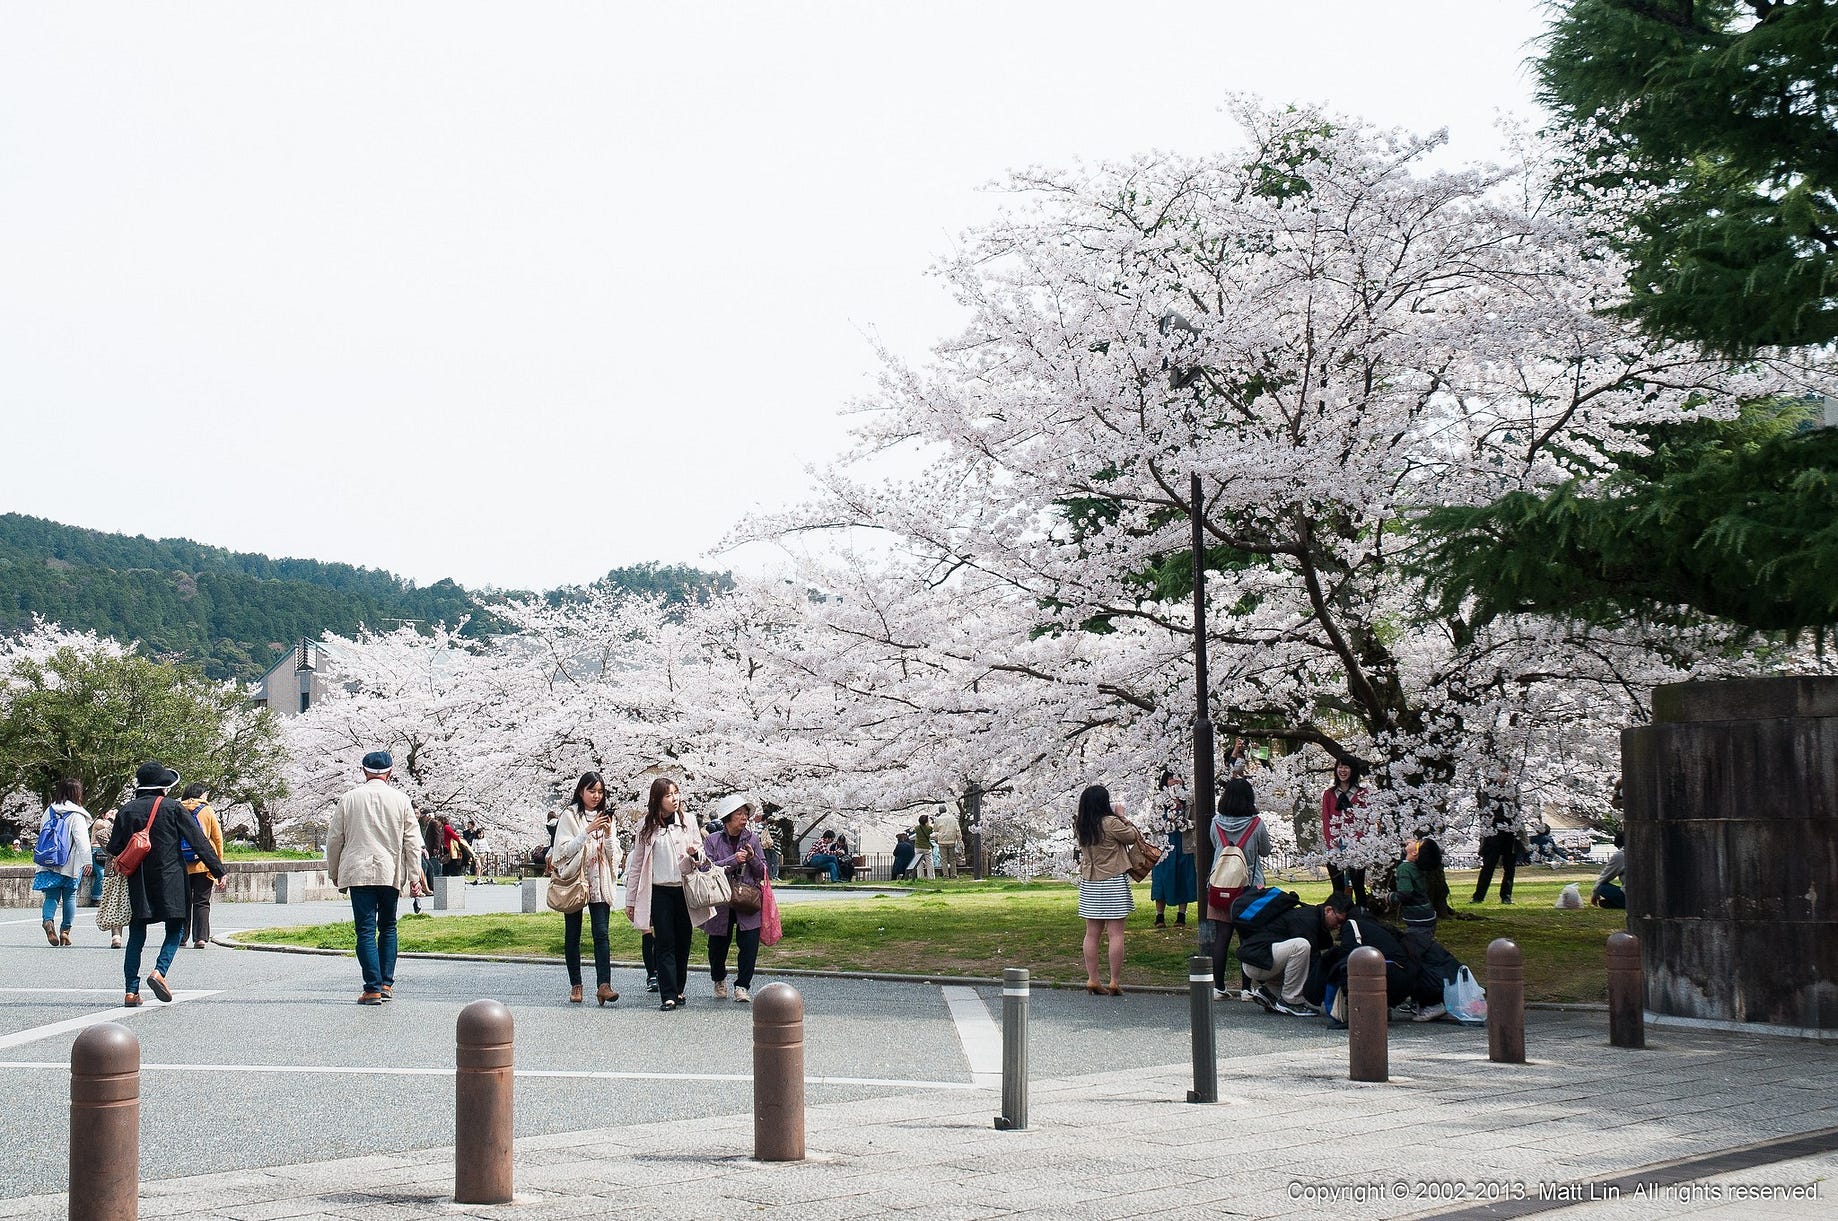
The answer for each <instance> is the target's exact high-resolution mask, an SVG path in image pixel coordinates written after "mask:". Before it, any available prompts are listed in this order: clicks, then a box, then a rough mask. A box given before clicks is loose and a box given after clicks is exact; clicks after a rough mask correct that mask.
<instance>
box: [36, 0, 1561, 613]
mask: <svg viewBox="0 0 1838 1221" xmlns="http://www.w3.org/2000/svg"><path fill="white" fill-rule="evenodd" d="M1539 7H1540V6H1539V4H1538V3H1537V0H1413V2H1412V3H1400V2H1397V0H1393V2H1391V3H1375V2H1374V0H1345V2H1343V0H1315V2H1309V0H1292V2H1290V3H1285V4H1250V3H1242V2H1230V0H1204V2H1201V0H1194V2H1189V3H1140V2H1139V3H1135V4H1128V5H1124V4H1116V3H1084V2H1081V0H1051V2H1032V0H1030V2H1027V3H1004V2H1001V0H981V2H978V3H943V2H940V0H924V2H923V3H921V2H918V0H913V2H909V3H900V4H893V3H867V2H862V0H855V2H852V3H831V4H816V3H797V4H793V3H784V2H780V0H755V2H754V3H749V4H730V3H708V2H706V0H705V2H704V3H701V4H697V5H694V6H689V5H658V4H653V5H647V6H644V7H643V8H640V7H638V6H635V5H633V6H628V5H623V4H621V5H615V4H609V3H595V4H533V3H517V4H511V3H500V4H462V3H453V2H451V0H441V2H440V3H423V4H406V3H403V4H391V5H375V4H369V3H366V4H329V3H315V4H312V5H303V4H297V3H296V4H285V5H283V4H267V3H248V2H246V0H238V2H236V3H195V2H194V3H187V4H183V5H148V4H141V3H136V4H121V5H106V4H92V3H85V4H23V3H16V4H6V5H4V6H0V419H3V423H0V452H4V453H6V454H7V455H8V458H9V459H10V460H9V461H6V462H5V463H4V464H0V510H12V511H18V512H24V513H32V514H36V515H39V516H43V517H50V518H53V519H56V520H59V521H64V522H70V523H73V524H77V525H83V526H90V527H94V528H97V529H104V530H121V531H126V532H128V533H137V534H147V535H150V536H154V537H161V536H182V537H188V538H193V539H196V540H198V541H200V542H207V543H214V544H217V545H220V546H226V547H231V548H235V549H238V550H247V551H262V552H266V553H268V554H270V555H295V556H306V557H312V558H316V559H324V560H343V561H347V562H351V563H359V564H367V565H370V566H373V567H381V568H388V569H391V570H393V571H396V572H398V573H401V574H403V575H406V576H409V577H412V578H414V579H415V580H417V581H419V582H423V583H426V582H429V581H433V580H436V579H438V578H440V577H443V576H451V577H454V578H455V579H457V580H459V581H461V582H462V583H463V584H466V585H469V586H479V585H486V584H491V585H498V586H506V587H548V586H552V585H556V584H560V583H564V582H579V581H587V580H591V579H592V578H594V577H596V576H598V575H600V574H601V573H603V572H605V571H606V570H607V569H608V568H610V567H612V566H614V565H617V564H628V563H636V562H640V561H643V560H647V559H656V560H662V561H683V562H691V563H699V564H705V565H711V566H718V567H719V566H730V565H733V564H736V563H738V564H739V565H740V566H742V567H747V566H751V565H753V564H756V563H759V562H763V560H764V558H765V557H746V556H741V557H733V556H726V557H708V556H706V555H705V553H706V552H707V550H708V549H709V548H711V547H713V546H714V545H715V544H716V543H717V542H718V541H719V540H720V538H721V537H722V535H723V534H724V533H725V532H726V531H727V530H728V528H729V527H730V526H731V525H732V524H733V523H734V522H735V521H736V520H737V519H738V518H739V517H740V516H741V515H742V514H744V513H745V512H747V511H748V510H749V509H751V508H754V507H758V506H766V507H771V506H776V505H779V504H782V503H785V502H788V501H793V500H796V499H799V498H800V497H801V496H802V494H803V491H804V489H805V488H806V486H807V484H806V477H805V474H804V467H805V466H806V464H809V463H822V462H824V461H825V460H827V459H828V458H829V457H830V456H832V455H833V454H835V453H836V452H838V451H839V450H840V449H841V448H842V446H843V445H844V443H845V440H846V435H845V431H844V425H843V423H842V422H841V421H840V420H839V419H838V417H837V412H838V410H839V408H841V407H842V406H844V405H845V404H846V403H847V402H849V401H850V400H851V399H852V398H854V397H856V396H858V395H860V394H863V393H865V392H867V391H868V390H869V389H870V388H871V386H872V382H873V376H874V371H875V358H874V354H873V352H872V351H871V350H870V345H869V338H868V337H869V336H871V335H878V336H879V337H880V338H881V339H882V340H884V341H886V342H887V343H889V344H890V345H891V346H892V347H893V348H894V349H896V350H898V351H900V352H902V353H905V354H912V355H916V354H918V353H920V352H922V351H923V350H924V349H925V348H927V347H928V346H929V345H930V344H931V343H932V342H934V341H935V340H937V339H939V338H941V337H943V336H944V335H945V334H947V333H948V332H949V331H950V330H951V329H952V328H953V326H954V325H955V316H954V310H953V307H952V306H951V304H950V302H949V301H947V300H946V299H945V297H944V296H943V294H942V292H941V290H940V288H939V286H938V284H937V283H936V282H935V281H933V280H932V279H930V278H928V277H927V276H926V274H925V272H926V269H927V267H928V266H929V265H930V263H931V262H932V261H933V260H934V259H936V258H937V257H939V256H940V255H941V254H943V253H944V252H946V251H947V250H949V249H950V248H951V246H952V244H953V242H954V240H955V238H956V236H957V235H958V234H960V233H961V232H962V231H963V230H964V229H965V228H966V227H968V226H971V225H974V224H976V223H978V222H979V221H981V220H982V219H983V218H985V217H987V216H988V215H989V213H990V211H991V210H992V209H993V208H994V207H995V206H996V205H997V202H998V201H997V200H996V199H995V198H993V197H992V196H991V195H990V194H989V193H988V192H986V191H984V190H982V189H981V188H983V187H984V186H985V185H986V184H987V183H989V182H990V181H991V180H992V179H995V178H996V177H998V176H999V175H1000V174H1001V173H1002V172H1003V171H1004V170H1006V169H1008V168H1011V167H1018V166H1022V165H1027V164H1031V163H1046V164H1063V163H1066V162H1069V161H1071V160H1073V159H1075V158H1079V159H1084V160H1088V161H1090V160H1098V159H1102V158H1106V157H1113V156H1126V155H1128V154H1130V153H1133V152H1137V151H1141V150H1144V149H1149V148H1162V149H1173V150H1180V151H1192V152H1199V151H1204V150H1208V149H1216V148H1220V147H1224V146H1228V145H1230V144H1232V143H1234V142H1235V140H1236V134H1235V133H1234V132H1233V130H1232V129H1231V126H1230V123H1229V121H1228V120H1227V119H1226V118H1225V116H1224V115H1223V114H1222V113H1221V111H1220V105H1221V103H1222V101H1223V99H1224V97H1225V95H1226V94H1227V93H1228V92H1231V91H1247V92H1252V93H1256V94H1259V95H1261V96H1264V97H1266V98H1269V99H1271V100H1274V101H1292V100H1303V101H1320V102H1327V103H1329V104H1331V105H1333V106H1335V107H1336V108H1338V109H1341V110H1345V111H1348V112H1351V113H1354V114H1359V115H1363V116H1365V117H1367V118H1370V119H1373V120H1376V121H1379V122H1382V123H1387V124H1399V125H1404V126H1409V127H1412V128H1416V129H1419V130H1429V129H1433V128H1438V127H1444V126H1446V127H1448V128H1449V129H1450V132H1451V136H1452V139H1453V152H1454V154H1455V156H1456V157H1457V158H1459V159H1482V158H1486V157H1488V156H1491V155H1493V153H1494V152H1495V150H1496V149H1497V147H1498V139H1497V135H1496V133H1495V131H1494V129H1493V123H1494V119H1495V115H1496V113H1497V112H1498V111H1502V110H1505V111H1511V112H1514V113H1517V114H1521V115H1527V116H1529V115H1531V114H1532V113H1533V111H1532V105H1531V102H1530V100H1529V99H1530V90H1531V86H1530V78H1529V73H1528V71H1527V69H1526V67H1525V60H1526V57H1527V55H1528V54H1529V53H1530V50H1531V46H1530V40H1531V39H1532V38H1534V37H1535V36H1536V35H1537V34H1538V32H1539V31H1540V29H1541V28H1542V17H1541V15H1540V12H1539ZM146 459H156V460H158V463H159V466H158V468H157V469H161V470H164V471H167V472H170V473H172V474H174V475H177V476H179V477H178V478H176V479H169V480H164V481H161V482H160V483H159V484H158V485H157V492H153V491H152V489H151V488H150V485H149V480H148V475H149V473H150V471H149V469H148V468H147V467H145V466H139V465H137V463H138V462H139V461H140V460H146ZM150 493H151V494H150Z"/></svg>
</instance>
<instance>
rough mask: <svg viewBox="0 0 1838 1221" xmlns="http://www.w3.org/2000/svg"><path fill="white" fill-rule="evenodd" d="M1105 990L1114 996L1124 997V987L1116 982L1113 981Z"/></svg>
mask: <svg viewBox="0 0 1838 1221" xmlns="http://www.w3.org/2000/svg"><path fill="white" fill-rule="evenodd" d="M1104 990H1105V991H1106V992H1108V993H1110V994H1111V995H1112V996H1122V995H1123V985H1122V984H1120V983H1117V982H1116V981H1115V980H1113V981H1111V983H1110V985H1109V986H1108V987H1106V988H1105V989H1104Z"/></svg>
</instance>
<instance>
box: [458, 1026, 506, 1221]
mask: <svg viewBox="0 0 1838 1221" xmlns="http://www.w3.org/2000/svg"><path fill="white" fill-rule="evenodd" d="M511 1033H512V1023H511V1011H510V1010H509V1009H507V1008H505V1007H504V1006H503V1005H502V1004H500V1003H499V1002H497V1001H489V1000H488V1001H473V1002H472V1003H471V1004H470V1005H467V1006H466V1007H465V1008H464V1009H462V1010H460V1015H459V1022H458V1025H457V1027H456V1035H455V1042H456V1047H455V1056H454V1062H455V1066H456V1067H455V1070H454V1074H453V1136H454V1139H453V1202H454V1203H455V1204H509V1203H510V1202H511V1137H512V1131H511V1128H512V1123H513V1121H514V1120H515V1117H516V1115H515V1111H514V1110H513V1108H512V1105H511V1085H512V1080H513V1071H512V1059H513V1052H514V1050H515V1049H514V1048H513V1046H512V1042H511Z"/></svg>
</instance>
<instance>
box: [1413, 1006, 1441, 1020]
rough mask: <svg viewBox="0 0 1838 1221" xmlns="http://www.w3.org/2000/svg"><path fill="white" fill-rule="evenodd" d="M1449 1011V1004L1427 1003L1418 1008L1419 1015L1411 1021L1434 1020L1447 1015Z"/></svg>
mask: <svg viewBox="0 0 1838 1221" xmlns="http://www.w3.org/2000/svg"><path fill="white" fill-rule="evenodd" d="M1448 1013H1449V1007H1448V1006H1447V1005H1425V1006H1423V1008H1421V1009H1419V1010H1417V1016H1416V1017H1413V1018H1412V1019H1411V1021H1413V1022H1433V1021H1435V1020H1436V1019H1437V1018H1439V1017H1447V1016H1448Z"/></svg>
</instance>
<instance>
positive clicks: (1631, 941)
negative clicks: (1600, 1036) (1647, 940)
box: [1608, 933, 1647, 1047]
mask: <svg viewBox="0 0 1838 1221" xmlns="http://www.w3.org/2000/svg"><path fill="white" fill-rule="evenodd" d="M1646 1008H1647V974H1646V970H1645V968H1644V967H1642V966H1641V963H1640V938H1638V937H1636V936H1635V935H1634V934H1632V933H1610V934H1609V935H1608V1041H1609V1042H1610V1043H1611V1044H1613V1045H1614V1046H1616V1047H1645V1046H1646V1045H1647V1015H1646Z"/></svg>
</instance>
